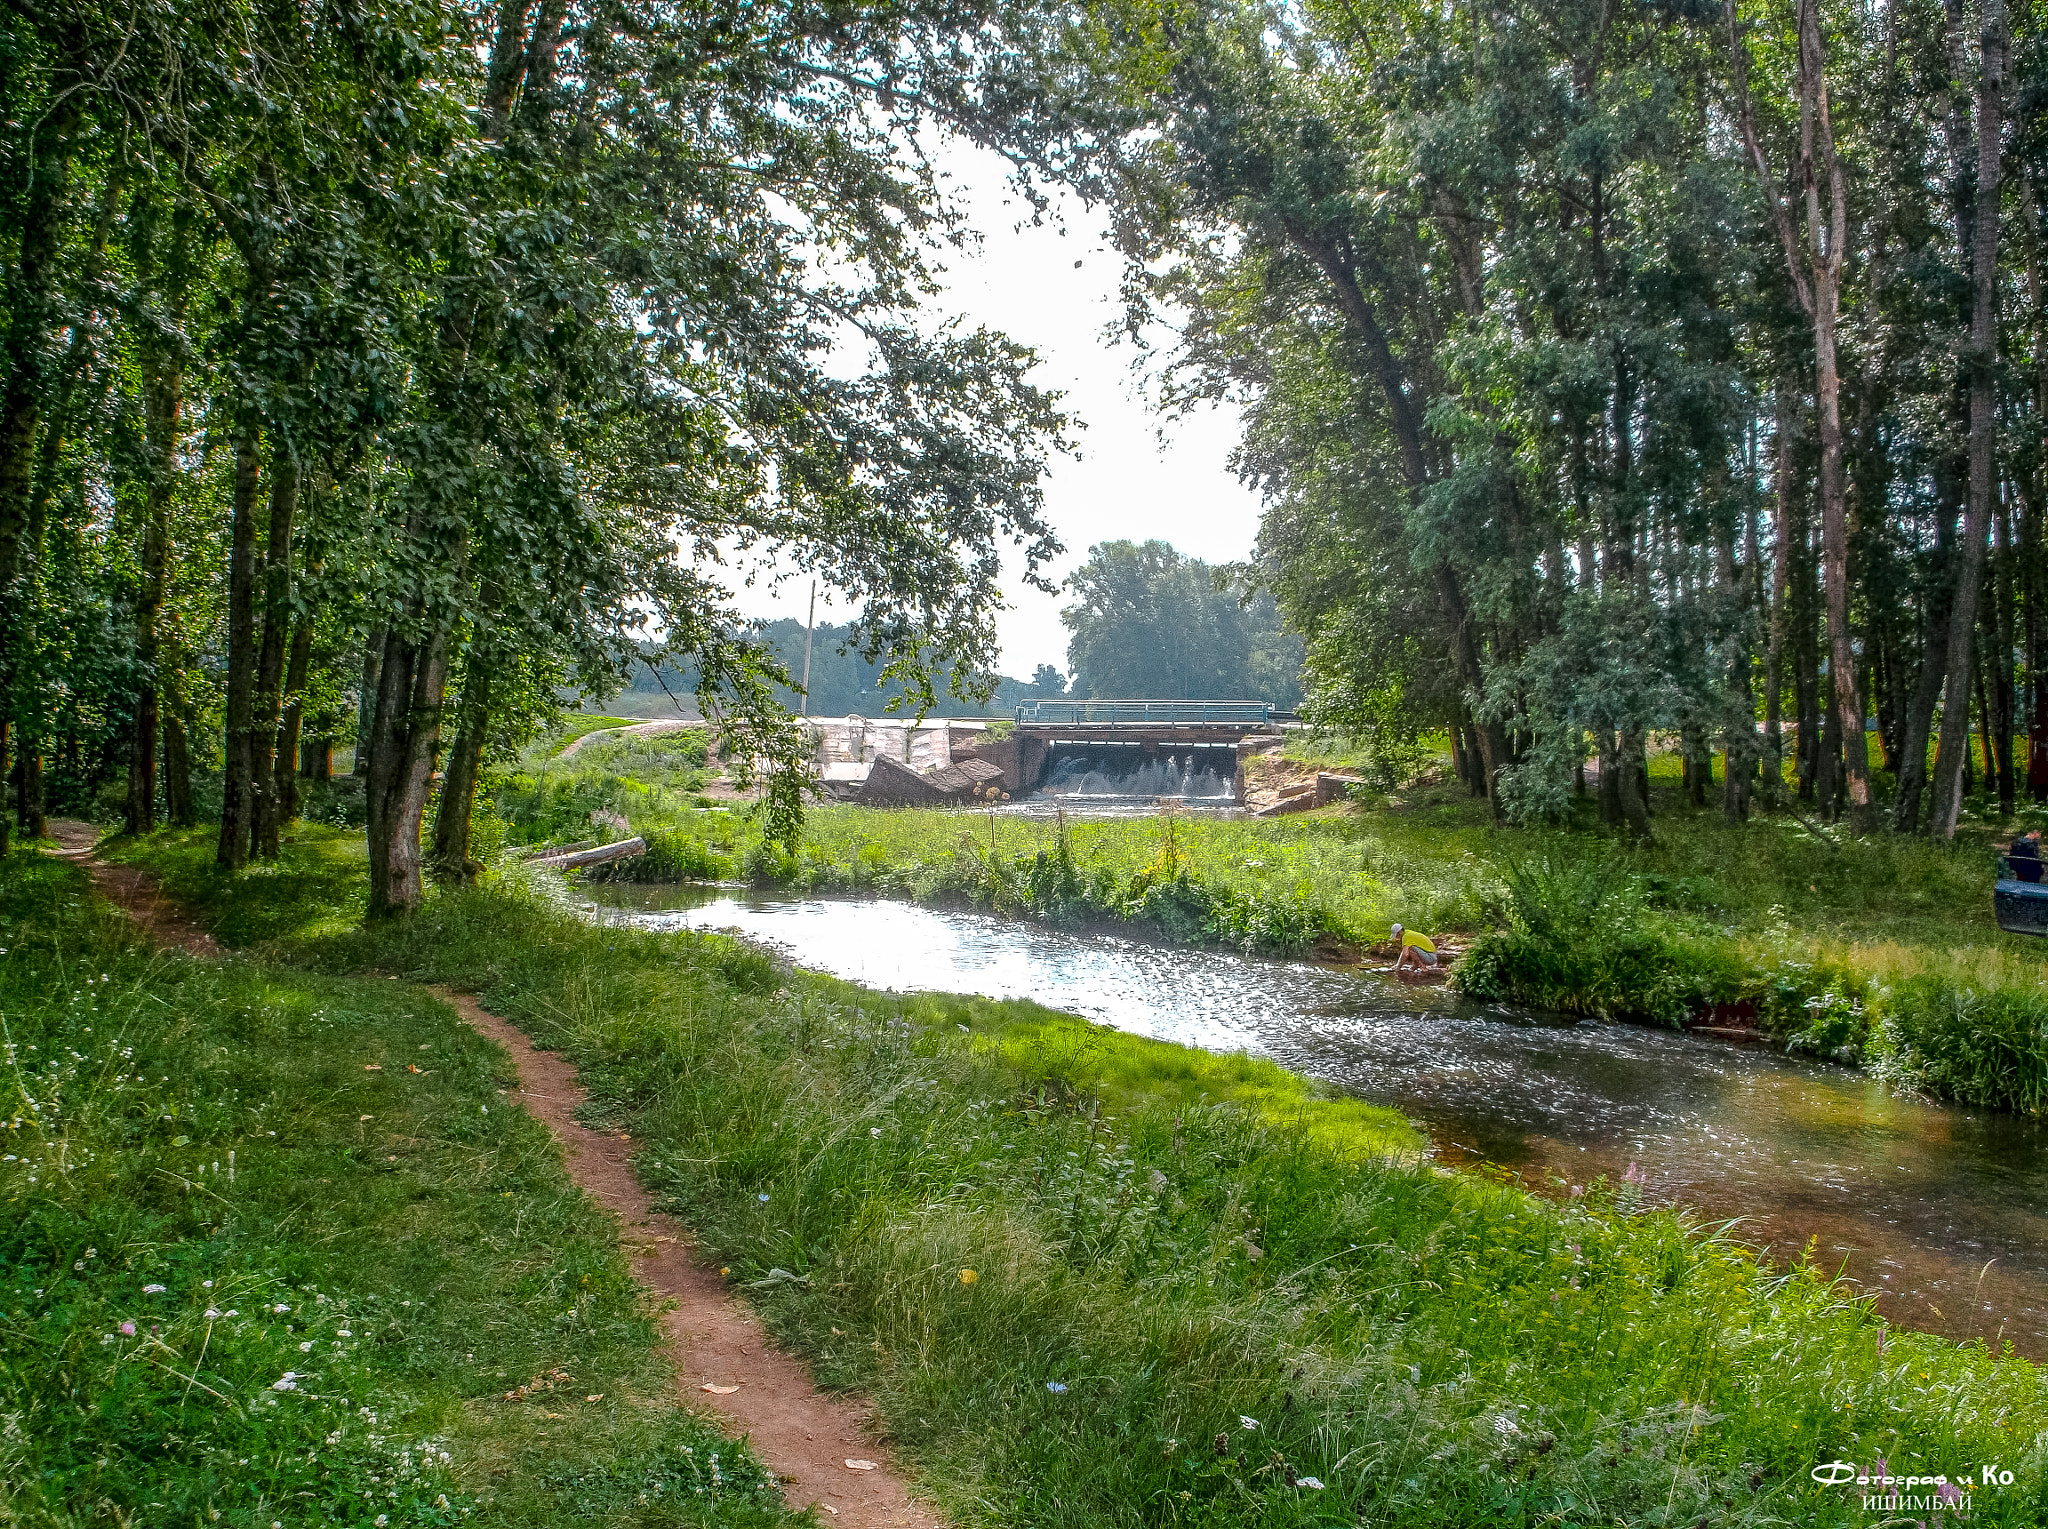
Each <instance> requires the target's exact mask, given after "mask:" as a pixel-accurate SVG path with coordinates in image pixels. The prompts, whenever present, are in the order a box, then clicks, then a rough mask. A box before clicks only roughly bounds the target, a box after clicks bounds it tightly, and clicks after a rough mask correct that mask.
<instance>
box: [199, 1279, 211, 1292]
mask: <svg viewBox="0 0 2048 1529" xmlns="http://www.w3.org/2000/svg"><path fill="white" fill-rule="evenodd" d="M199 1288H200V1289H201V1290H211V1289H212V1288H213V1281H212V1280H210V1279H203V1280H201V1281H200V1282H199Z"/></svg>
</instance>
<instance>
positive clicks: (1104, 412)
mask: <svg viewBox="0 0 2048 1529" xmlns="http://www.w3.org/2000/svg"><path fill="white" fill-rule="evenodd" d="M937 158H938V162H939V163H940V165H941V166H942V167H943V168H944V170H945V171H946V172H947V173H948V174H949V175H950V177H951V180H950V185H951V186H952V188H953V189H954V191H955V193H956V194H957V196H958V199H959V205H961V206H962V207H964V209H965V210H966V213H967V218H968V222H969V224H970V225H971V226H972V227H973V228H975V229H976V230H977V231H979V232H980V234H981V236H982V243H981V246H980V248H979V250H978V251H970V252H967V253H953V254H949V258H948V260H947V262H946V264H947V266H948V291H947V294H946V296H945V298H944V299H943V300H942V303H941V304H940V305H939V306H940V307H942V309H943V310H944V311H946V312H949V313H957V314H961V315H964V316H965V318H966V319H967V321H968V323H969V324H970V325H971V324H977V323H978V324H986V325H988V326H989V327H990V328H992V329H999V330H1002V331H1003V332H1004V333H1006V334H1008V335H1009V336H1010V337H1011V338H1012V339H1014V340H1017V341H1019V342H1021V343H1023V344H1025V345H1029V346H1031V347H1032V348H1033V349H1035V350H1036V351H1037V352H1038V356H1039V365H1038V368H1037V370H1036V371H1035V372H1034V373H1033V374H1032V380H1033V381H1034V382H1035V383H1037V384H1038V385H1039V386H1041V387H1045V388H1050V389H1055V390H1058V391H1059V392H1061V393H1063V394H1065V395H1066V396H1065V398H1064V399H1063V406H1064V407H1065V408H1066V410H1067V412H1068V413H1069V414H1071V415H1073V416H1075V418H1076V419H1077V420H1078V421H1079V422H1080V423H1082V424H1084V425H1085V426H1086V428H1085V429H1079V430H1076V431H1075V432H1074V436H1075V439H1076V442H1077V444H1078V447H1079V450H1080V456H1079V457H1078V459H1075V458H1055V459H1054V461H1053V464H1052V470H1051V472H1050V474H1049V475H1048V477H1047V479H1046V483H1045V509H1046V517H1047V519H1048V520H1049V521H1050V522H1051V523H1052V526H1053V529H1054V530H1055V531H1057V532H1058V534H1059V537H1060V540H1061V541H1063V542H1064V543H1066V546H1067V553H1066V556H1065V557H1063V558H1061V559H1060V560H1059V562H1058V563H1056V564H1055V565H1054V566H1053V568H1052V569H1051V575H1052V578H1053V580H1054V582H1058V581H1059V580H1061V579H1063V578H1065V576H1066V575H1067V574H1068V573H1070V572H1071V571H1072V570H1073V569H1074V567H1075V566H1076V565H1077V564H1079V563H1080V562H1081V561H1082V560H1083V559H1085V558H1086V556H1087V553H1088V548H1089V546H1090V545H1092V544H1093V543H1095V542H1100V541H1113V540H1116V539H1119V538H1125V539H1129V540H1132V541H1143V540H1146V539H1147V538H1150V537H1157V538H1159V539H1160V540H1162V541H1167V542H1171V543H1172V544H1173V545H1174V546H1175V547H1177V548H1179V549H1180V550H1181V551H1182V552H1185V553H1188V554H1189V555H1191V556H1194V557H1199V558H1206V559H1207V560H1208V561H1210V562H1212V563H1217V562H1231V561H1236V560H1238V559H1242V558H1244V557H1247V556H1249V555H1250V553H1251V550H1252V542H1253V540H1254V539H1255V538H1256V537H1257V535H1258V529H1259V501H1258V497H1257V496H1256V495H1255V494H1253V493H1251V492H1250V491H1249V490H1247V489H1245V488H1244V487H1243V486H1241V485H1240V484H1239V483H1238V481H1237V479H1236V478H1235V477H1234V476H1233V475H1232V474H1231V472H1230V469H1229V466H1228V462H1229V457H1230V451H1231V448H1232V446H1233V445H1235V443H1236V441H1237V433H1238V420H1237V414H1236V411H1235V410H1232V409H1226V408H1218V409H1207V410H1203V411H1201V412H1198V413H1195V414H1192V415H1190V416H1188V417H1186V418H1184V419H1177V420H1172V421H1166V422H1164V425H1165V430H1166V435H1165V439H1164V441H1163V442H1162V441H1161V439H1160V436H1159V432H1160V428H1161V424H1162V421H1161V420H1160V419H1159V418H1158V417H1157V416H1155V415H1154V414H1152V412H1151V411H1150V409H1149V408H1148V407H1147V405H1146V402H1145V399H1144V397H1143V395H1142V391H1141V390H1142V383H1143V378H1142V376H1141V375H1140V374H1139V373H1136V372H1133V371H1132V370H1131V363H1132V361H1133V359H1134V357H1135V352H1134V351H1133V349H1132V348H1131V347H1130V346H1129V345H1127V344H1112V343H1111V342H1110V341H1108V340H1105V339H1104V338H1103V334H1102V331H1103V328H1104V326H1105V325H1108V324H1112V323H1114V322H1116V321H1117V320H1118V319H1119V317H1120V315H1121V305H1120V304H1119V302H1118V298H1117V288H1118V283H1119V279H1120V277H1121V274H1122V261H1121V259H1120V258H1119V257H1118V256H1117V255H1116V254H1115V252H1114V251H1113V250H1110V249H1109V248H1107V247H1106V245H1105V241H1104V240H1103V238H1102V237H1101V231H1102V227H1103V224H1102V221H1101V219H1100V218H1097V217H1094V216H1092V215H1090V214H1089V213H1087V212H1086V211H1085V210H1084V209H1082V208H1081V206H1080V205H1079V204H1078V203H1077V202H1073V201H1071V200H1066V201H1064V202H1063V203H1062V204H1061V212H1062V217H1061V219H1060V220H1059V221H1058V222H1057V223H1055V222H1053V221H1052V220H1051V219H1048V221H1047V223H1046V224H1045V225H1044V226H1041V227H1036V228H1033V227H1023V228H1019V227H1017V226H1016V225H1017V224H1018V223H1020V222H1022V221H1023V220H1024V219H1025V218H1026V217H1027V216H1028V214H1029V212H1030V209H1029V207H1028V206H1027V205H1026V204H1025V203H1024V202H1023V201H1022V200H1021V199H1018V198H1016V197H1015V195H1014V193H1013V192H1012V191H1011V190H1010V188H1009V187H1008V186H1007V185H1005V183H1004V175H1005V166H1004V164H1003V162H1002V161H1001V160H1000V159H999V158H997V157H996V156H995V155H993V154H990V153H987V152H986V151H984V150H980V149H976V148H973V147H971V146H968V145H964V144H963V145H957V146H949V147H948V148H947V149H945V150H944V151H942V152H940V153H939V154H938V156H937ZM1062 228H1064V229H1065V230H1066V231H1065V233H1064V235H1062V233H1061V231H1060V230H1061V229H1062ZM1077 260H1078V261H1080V262H1081V264H1080V266H1079V268H1078V269H1077V268H1076V267H1075V264H1074V263H1075V261H1077ZM1007 571H1008V572H1009V574H1010V581H1009V583H1008V585H1007V586H1006V588H1005V591H1004V592H1005V594H1006V596H1007V597H1008V600H1009V604H1010V607H1011V608H1010V609H1008V610H1005V611H1004V612H1003V613H1002V614H1001V615H1000V616H999V617H998V618H997V625H998V627H999V628H1000V630H1001V633H1002V639H1003V659H1002V670H1003V672H1004V673H1005V674H1013V675H1016V676H1018V677H1019V678H1024V679H1028V678H1030V676H1031V671H1032V670H1033V669H1035V668H1036V667H1037V666H1038V665H1039V664H1042V663H1049V664H1053V665H1055V666H1057V667H1058V668H1060V669H1061V670H1065V668H1066V667H1067V632H1066V628H1065V627H1064V626H1062V625H1061V624H1060V618H1059V610H1060V607H1061V606H1062V605H1064V604H1066V603H1068V602H1067V597H1065V596H1053V595H1045V594H1041V593H1039V592H1038V591H1037V590H1034V589H1032V588H1030V587H1029V586H1028V585H1025V584H1024V583H1023V581H1022V580H1021V579H1019V578H1018V577H1017V576H1016V574H1017V565H1016V564H1014V563H1012V564H1010V565H1008V568H1007ZM806 589H807V585H806V583H805V581H804V580H802V579H795V580H791V581H790V582H789V583H786V584H784V585H782V586H781V587H780V588H779V589H777V590H772V591H771V590H768V589H765V588H762V587H759V586H757V587H755V588H754V589H750V590H746V591H744V592H743V594H744V598H743V599H742V602H741V604H742V607H743V608H744V609H745V610H746V611H747V612H748V613H749V614H750V615H759V616H764V617H778V616H793V617H795V618H796V619H797V620H799V621H801V620H803V619H804V605H805V591H806ZM847 614H848V613H847V610H846V608H845V606H844V605H843V604H834V603H831V600H830V593H829V591H827V590H823V589H821V590H819V592H818V620H819V621H820V622H821V623H822V622H826V621H843V620H845V619H846V617H847Z"/></svg>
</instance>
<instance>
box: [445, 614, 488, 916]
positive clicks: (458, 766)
mask: <svg viewBox="0 0 2048 1529" xmlns="http://www.w3.org/2000/svg"><path fill="white" fill-rule="evenodd" d="M482 657H483V655H482V654H481V652H480V650H479V649H477V648H472V649H471V650H470V663H469V674H468V676H467V678H466V680H465V681H464V684H463V687H462V723H461V727H460V729H459V730H458V731H457V733H456V735H455V742H454V744H453V745H452V746H451V747H450V748H449V750H448V768H447V770H446V771H445V772H444V774H443V775H442V778H441V801H440V804H439V806H438V807H437V808H436V810H435V813H434V871H435V874H436V875H437V876H439V877H442V878H443V879H446V880H450V881H457V882H461V883H463V884H464V885H467V884H469V883H471V882H473V881H475V880H476V878H477V873H478V872H479V871H481V870H482V869H483V866H482V865H480V864H479V863H478V862H476V861H474V860H472V859H470V857H469V825H470V816H471V812H472V809H473V808H474V806H475V802H476V783H477V778H478V775H479V774H480V773H481V771H482V767H483V758H484V744H485V742H486V741H487V739H488V737H489V732H490V723H491V670H490V664H489V662H488V661H480V660H481V659H482Z"/></svg>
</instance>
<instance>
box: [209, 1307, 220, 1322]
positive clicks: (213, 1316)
mask: <svg viewBox="0 0 2048 1529" xmlns="http://www.w3.org/2000/svg"><path fill="white" fill-rule="evenodd" d="M206 1320H207V1321H209V1322H218V1321H219V1320H220V1313H219V1312H218V1311H216V1310H215V1309H214V1308H213V1307H211V1306H209V1307H207V1308H206Z"/></svg>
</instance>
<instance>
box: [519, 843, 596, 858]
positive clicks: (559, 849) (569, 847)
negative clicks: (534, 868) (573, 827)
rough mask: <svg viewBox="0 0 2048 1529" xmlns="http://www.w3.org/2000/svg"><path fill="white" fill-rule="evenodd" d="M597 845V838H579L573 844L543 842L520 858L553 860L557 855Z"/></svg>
mask: <svg viewBox="0 0 2048 1529" xmlns="http://www.w3.org/2000/svg"><path fill="white" fill-rule="evenodd" d="M596 846H597V840H595V839H578V840H577V841H576V842H575V843H573V844H543V845H540V846H538V847H537V848H534V849H530V850H528V851H527V852H526V853H525V854H523V855H521V856H520V857H519V858H520V859H521V860H552V859H554V858H555V857H556V856H557V855H573V854H575V853H576V851H578V850H579V849H594V848H596Z"/></svg>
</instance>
